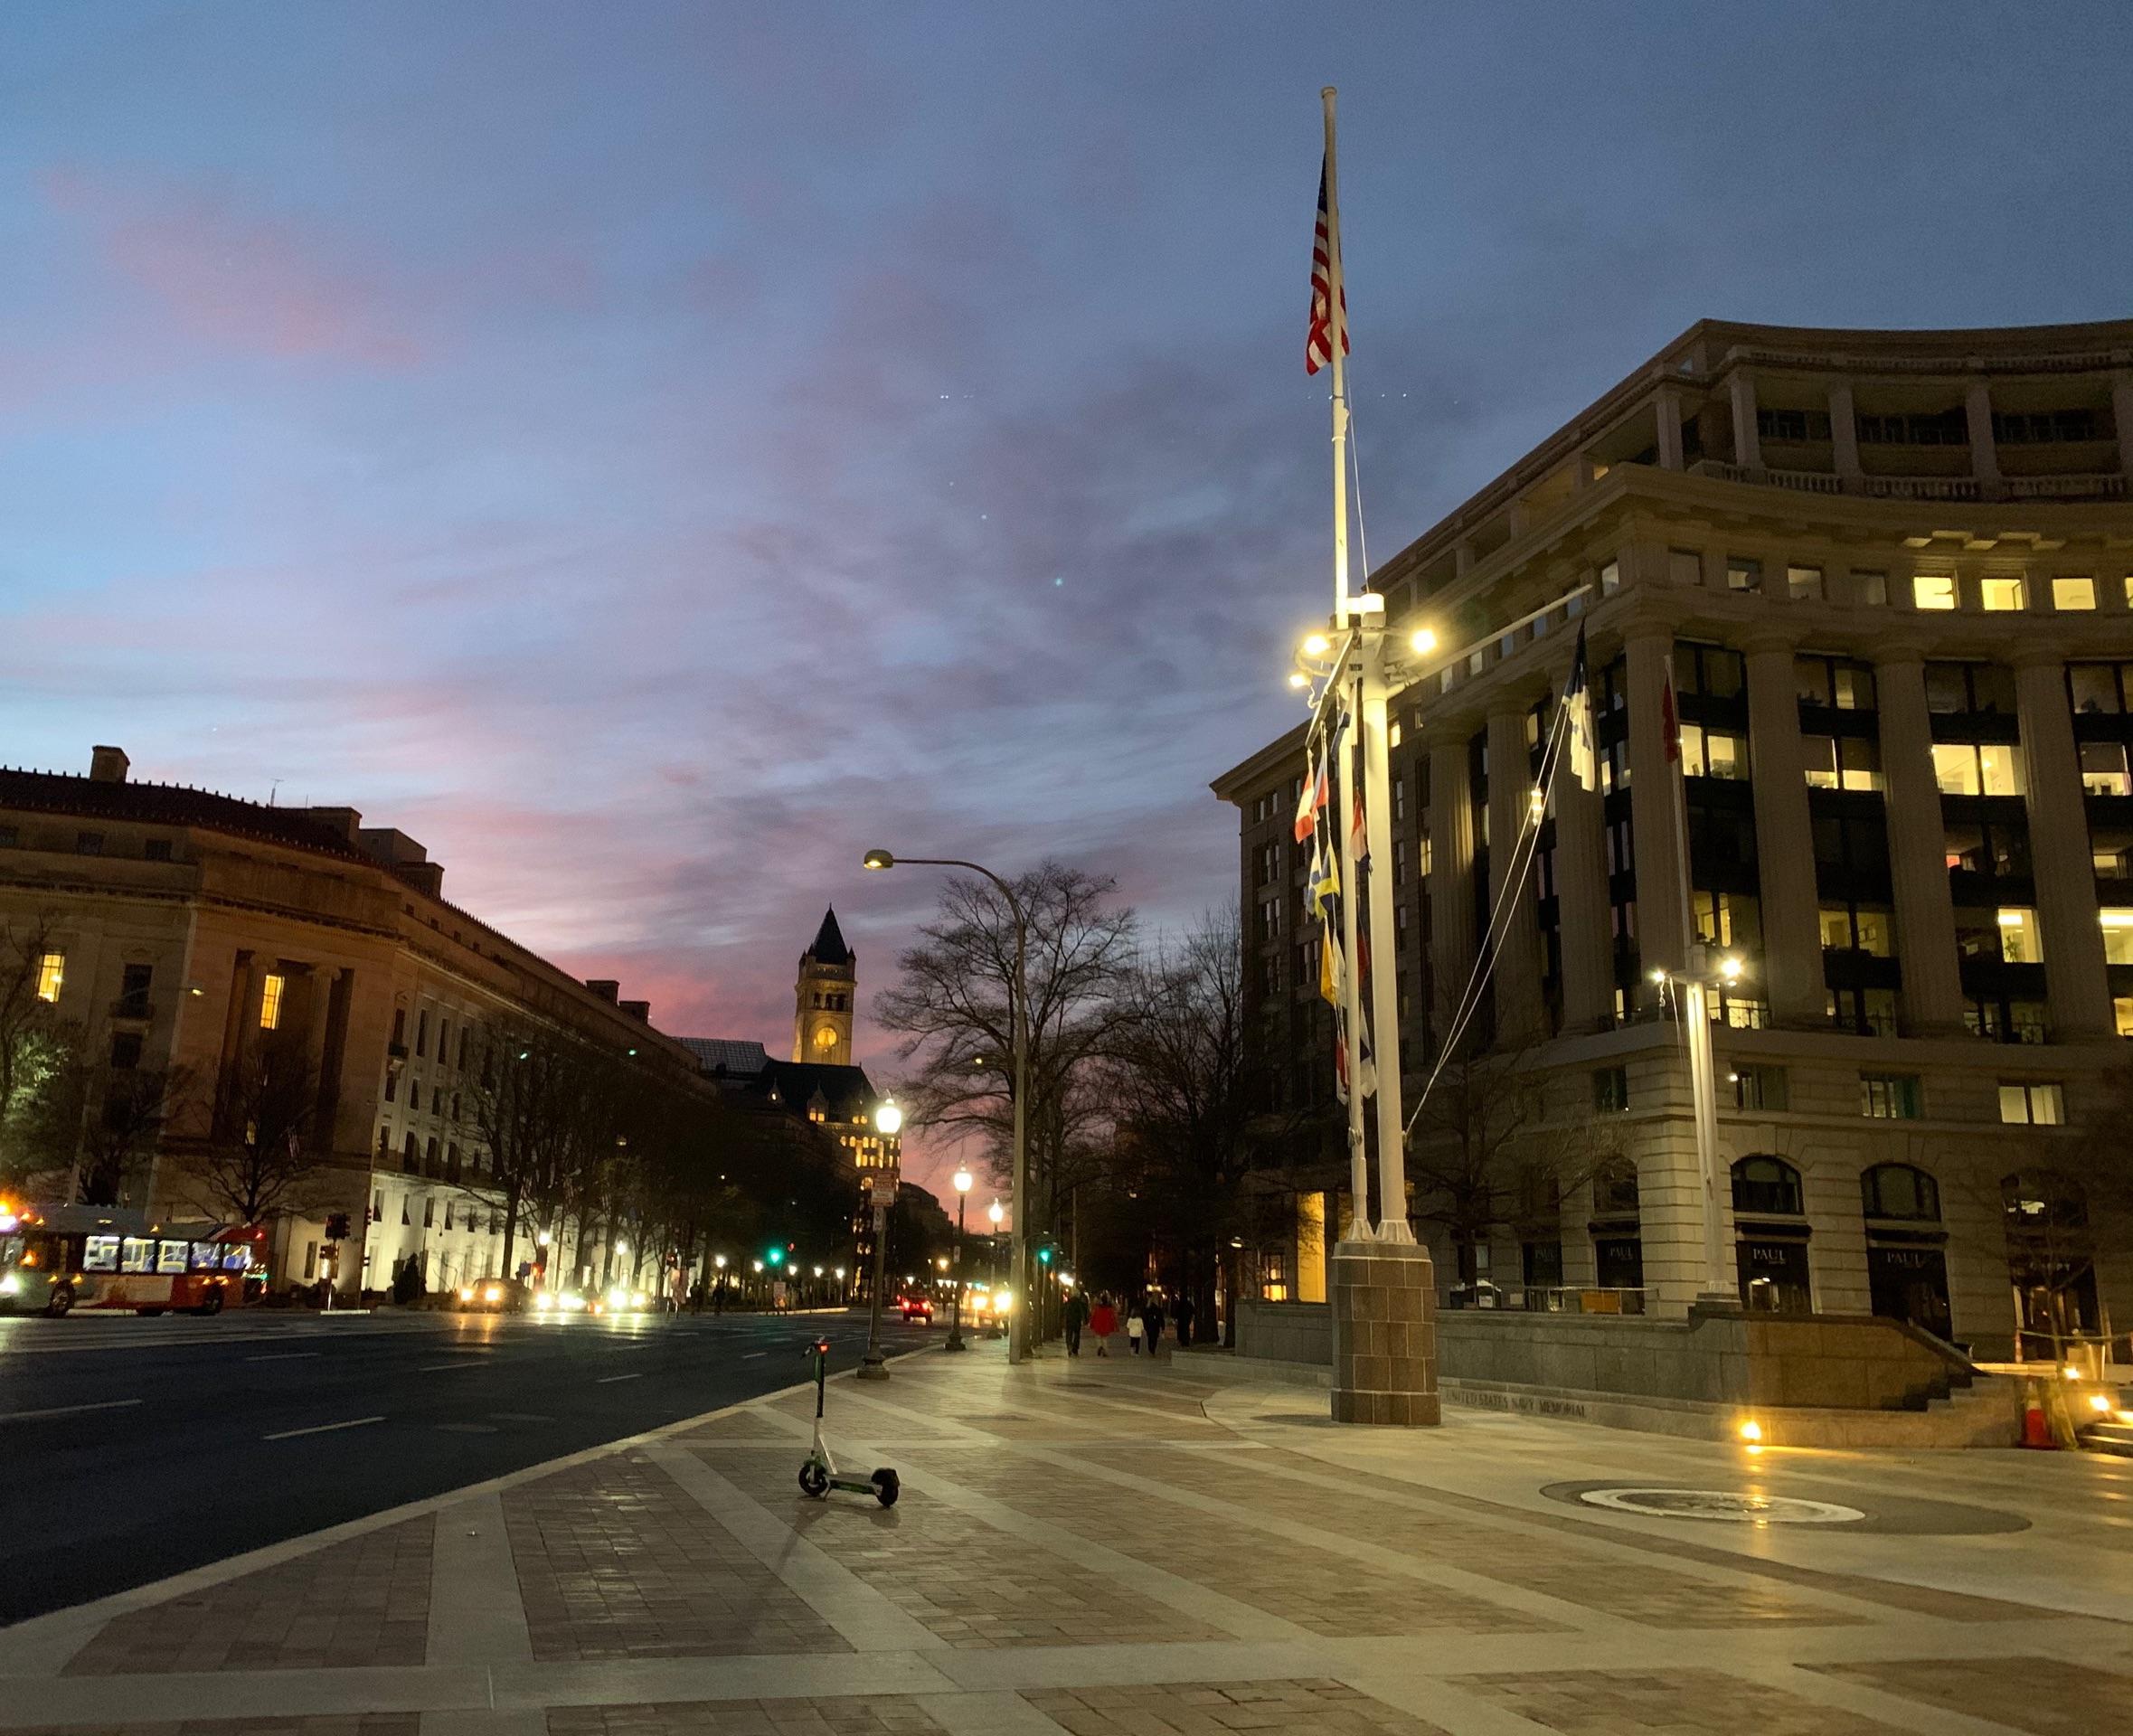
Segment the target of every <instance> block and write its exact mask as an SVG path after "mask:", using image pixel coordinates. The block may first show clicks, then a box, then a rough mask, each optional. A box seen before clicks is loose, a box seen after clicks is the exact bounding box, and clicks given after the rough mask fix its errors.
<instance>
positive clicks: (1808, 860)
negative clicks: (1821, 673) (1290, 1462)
mask: <svg viewBox="0 0 2133 1736" xmlns="http://www.w3.org/2000/svg"><path fill="white" fill-rule="evenodd" d="M1793 648H1794V647H1793V645H1792V641H1791V640H1790V639H1789V638H1779V637H1763V638H1754V639H1751V640H1749V641H1748V645H1747V659H1748V751H1749V763H1750V765H1751V768H1752V775H1753V778H1754V780H1755V840H1756V850H1755V858H1756V873H1757V878H1758V882H1759V884H1760V888H1761V900H1762V959H1761V969H1762V990H1763V995H1764V997H1765V998H1766V999H1768V1000H1769V1002H1770V1020H1771V1023H1772V1024H1780V1025H1786V1026H1791V1027H1795V1028H1806V1027H1810V1026H1817V1025H1820V1024H1825V1023H1826V1017H1825V1003H1824V981H1823V973H1822V929H1821V924H1820V921H1819V920H1818V917H1817V912H1818V910H1820V907H1821V898H1820V894H1819V892H1818V891H1817V887H1816V884H1815V849H1814V822H1813V820H1812V819H1811V817H1810V816H1809V814H1808V809H1807V763H1806V759H1805V756H1804V755H1803V753H1802V751H1801V749H1800V737H1799V690H1798V684H1796V683H1795V681H1794V679H1793V673H1792V658H1793Z"/></svg>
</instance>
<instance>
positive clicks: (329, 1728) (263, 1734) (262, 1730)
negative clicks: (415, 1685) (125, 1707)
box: [13, 1712, 422, 1736]
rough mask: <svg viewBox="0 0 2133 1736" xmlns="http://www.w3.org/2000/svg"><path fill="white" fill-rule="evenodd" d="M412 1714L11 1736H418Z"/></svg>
mask: <svg viewBox="0 0 2133 1736" xmlns="http://www.w3.org/2000/svg"><path fill="white" fill-rule="evenodd" d="M421 1723H422V1721H421V1719H420V1718H419V1717H418V1716H416V1714H415V1713H413V1712H351V1713H346V1714H341V1715H331V1716H326V1717H315V1718H194V1719H189V1720H187V1721H185V1722H182V1723H175V1724H172V1723H161V1724H156V1723H125V1724H66V1725H59V1724H49V1725H46V1726H44V1727H42V1729H36V1730H18V1731H14V1733H13V1736H420V1731H421Z"/></svg>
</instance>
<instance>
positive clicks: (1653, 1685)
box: [1459, 1670, 1897, 1736]
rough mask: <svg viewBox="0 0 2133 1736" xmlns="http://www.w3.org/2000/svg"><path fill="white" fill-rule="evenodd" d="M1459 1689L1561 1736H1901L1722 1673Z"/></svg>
mask: <svg viewBox="0 0 2133 1736" xmlns="http://www.w3.org/2000/svg"><path fill="white" fill-rule="evenodd" d="M1459 1686H1460V1687H1462V1688H1464V1689H1466V1690H1468V1692H1469V1693H1472V1694H1480V1695H1482V1696H1483V1697H1485V1698H1486V1699H1489V1700H1493V1701H1495V1702H1496V1703H1497V1704H1498V1705H1501V1706H1502V1707H1504V1708H1505V1710H1506V1711H1508V1712H1516V1713H1517V1714H1518V1715H1519V1716H1520V1717H1521V1718H1530V1719H1531V1720H1532V1721H1533V1722H1534V1723H1536V1724H1544V1725H1546V1726H1547V1727H1548V1728H1549V1729H1550V1730H1555V1731H1562V1736H1630V1733H1631V1732H1633V1731H1655V1732H1656V1731H1664V1732H1665V1736H1741V1731H1754V1732H1755V1736H1895V1731H1896V1728H1897V1727H1896V1726H1895V1725H1893V1724H1884V1723H1882V1722H1880V1721H1879V1720H1877V1719H1873V1718H1862V1717H1861V1716H1860V1715H1859V1714H1858V1713H1857V1712H1845V1711H1844V1710H1842V1709H1841V1708H1838V1707H1834V1706H1825V1705H1821V1704H1819V1703H1817V1702H1815V1701H1812V1700H1808V1699H1805V1698H1803V1697H1802V1696H1801V1695H1799V1694H1787V1693H1786V1692H1785V1691H1784V1690H1783V1689H1782V1688H1773V1687H1769V1686H1766V1685H1765V1684H1762V1683H1760V1682H1747V1681H1743V1680H1741V1678H1740V1677H1738V1676H1732V1675H1721V1674H1720V1673H1719V1672H1718V1671H1716V1670H1666V1671H1644V1670H1550V1671H1538V1672H1535V1673H1534V1674H1533V1675H1466V1676H1461V1677H1460V1678H1459Z"/></svg>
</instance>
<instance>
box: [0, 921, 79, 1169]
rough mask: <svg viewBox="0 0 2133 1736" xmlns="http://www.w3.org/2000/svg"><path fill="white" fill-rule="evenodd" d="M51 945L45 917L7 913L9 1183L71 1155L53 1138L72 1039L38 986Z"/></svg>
mask: <svg viewBox="0 0 2133 1736" xmlns="http://www.w3.org/2000/svg"><path fill="white" fill-rule="evenodd" d="M52 950H53V948H52V925H51V923H50V922H49V921H47V920H44V919H42V918H39V919H37V920H33V921H31V922H29V923H27V924H16V923H13V922H5V921H0V1181H5V1182H6V1183H7V1184H9V1185H10V1186H20V1185H22V1184H24V1183H25V1182H28V1181H30V1180H31V1179H32V1178H33V1177H36V1178H39V1179H40V1180H42V1178H43V1177H44V1175H46V1173H47V1172H54V1171H57V1170H63V1169H64V1167H65V1165H66V1163H67V1156H66V1154H65V1153H64V1152H63V1151H55V1150H54V1149H53V1147H52V1132H53V1129H54V1127H55V1125H57V1121H58V1118H55V1115H54V1113H53V1105H52V1094H53V1092H54V1091H55V1090H58V1089H61V1087H62V1086H63V1079H62V1074H63V1071H64V1068H65V1066H66V1063H67V1060H68V1044H67V1040H66V1033H65V1032H64V1031H63V1030H62V1029H61V1026H60V1024H59V1020H58V1015H57V1011H56V1009H55V1007H54V1006H53V1005H52V1003H51V1002H49V1001H47V1000H46V999H44V997H43V995H42V994H41V993H40V992H39V991H40V989H41V987H42V977H43V962H44V958H45V956H46V954H48V953H49V952H51V951H52Z"/></svg>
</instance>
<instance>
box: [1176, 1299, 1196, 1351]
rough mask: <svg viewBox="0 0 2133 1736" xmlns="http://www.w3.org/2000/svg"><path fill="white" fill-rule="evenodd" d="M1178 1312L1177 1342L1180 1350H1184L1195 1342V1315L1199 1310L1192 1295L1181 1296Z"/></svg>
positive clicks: (1178, 1301)
mask: <svg viewBox="0 0 2133 1736" xmlns="http://www.w3.org/2000/svg"><path fill="white" fill-rule="evenodd" d="M1176 1312H1177V1344H1178V1348H1179V1349H1180V1350H1184V1349H1187V1348H1189V1347H1190V1346H1191V1344H1192V1342H1193V1316H1194V1313H1195V1312H1197V1310H1195V1309H1194V1307H1193V1298H1192V1297H1190V1296H1181V1297H1178V1298H1177V1310H1176Z"/></svg>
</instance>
